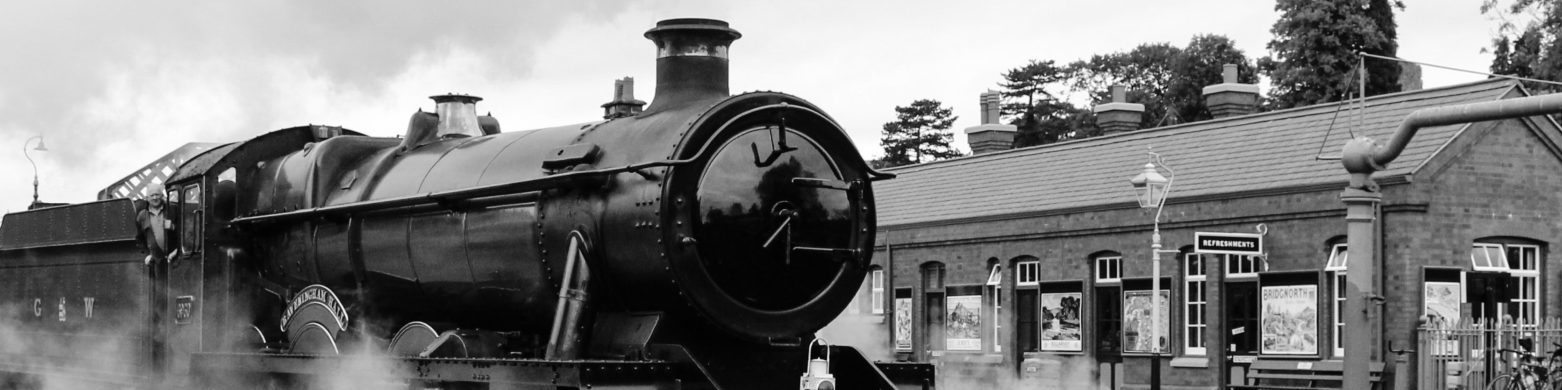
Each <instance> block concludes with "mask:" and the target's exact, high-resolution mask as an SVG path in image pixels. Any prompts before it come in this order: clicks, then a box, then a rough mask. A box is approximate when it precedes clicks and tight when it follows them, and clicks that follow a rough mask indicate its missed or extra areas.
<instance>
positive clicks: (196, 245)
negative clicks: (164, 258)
mask: <svg viewBox="0 0 1562 390" xmlns="http://www.w3.org/2000/svg"><path fill="white" fill-rule="evenodd" d="M182 195H183V196H180V200H182V201H183V203H181V204H180V205H179V211H180V217H179V228H180V236H179V237H180V240H179V242H180V244H181V245H182V246H181V247H180V248H181V249H182V251H183V252H184V253H194V252H199V251H200V250H201V228H202V227H203V226H204V224H203V223H202V221H201V217H202V212H201V185H200V184H191V185H188V186H185V187H184V193H183V194H182Z"/></svg>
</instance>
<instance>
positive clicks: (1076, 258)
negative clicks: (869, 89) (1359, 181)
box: [874, 121, 1562, 387]
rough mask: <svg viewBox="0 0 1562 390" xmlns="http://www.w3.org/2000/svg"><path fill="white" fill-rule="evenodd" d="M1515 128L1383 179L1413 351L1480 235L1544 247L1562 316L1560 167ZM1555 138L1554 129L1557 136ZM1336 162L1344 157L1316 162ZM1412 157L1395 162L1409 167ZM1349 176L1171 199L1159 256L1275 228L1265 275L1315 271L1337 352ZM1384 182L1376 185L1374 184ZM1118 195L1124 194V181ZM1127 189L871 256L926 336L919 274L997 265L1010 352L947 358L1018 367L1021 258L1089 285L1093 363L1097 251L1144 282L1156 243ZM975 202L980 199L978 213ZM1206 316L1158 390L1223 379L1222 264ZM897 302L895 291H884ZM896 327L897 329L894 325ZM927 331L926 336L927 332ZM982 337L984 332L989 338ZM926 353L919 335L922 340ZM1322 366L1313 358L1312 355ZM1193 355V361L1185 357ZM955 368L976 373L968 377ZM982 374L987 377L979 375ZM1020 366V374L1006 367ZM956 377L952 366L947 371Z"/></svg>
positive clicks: (1123, 377) (1391, 302)
mask: <svg viewBox="0 0 1562 390" xmlns="http://www.w3.org/2000/svg"><path fill="white" fill-rule="evenodd" d="M1531 131H1532V130H1531V129H1530V128H1529V127H1527V126H1526V125H1524V124H1522V123H1521V122H1520V121H1503V122H1496V123H1487V124H1477V125H1473V126H1471V127H1470V128H1469V129H1468V130H1466V132H1465V134H1464V135H1463V136H1461V137H1459V138H1457V139H1456V140H1455V141H1454V142H1452V143H1450V144H1448V145H1446V146H1444V148H1445V150H1444V152H1443V153H1442V154H1440V155H1439V156H1438V157H1436V158H1434V159H1433V160H1432V161H1431V162H1430V163H1428V164H1426V166H1425V167H1424V168H1422V170H1420V171H1418V172H1417V174H1416V176H1415V177H1412V178H1411V181H1410V182H1409V183H1408V184H1405V183H1402V181H1401V184H1394V182H1395V181H1394V180H1383V181H1382V182H1384V183H1388V184H1386V185H1385V187H1384V189H1383V192H1384V203H1383V210H1384V211H1383V213H1382V217H1381V221H1382V223H1383V230H1384V236H1383V239H1382V240H1381V241H1382V245H1383V252H1382V257H1383V259H1384V273H1383V274H1384V279H1383V281H1382V288H1383V293H1384V296H1385V297H1386V299H1387V302H1386V303H1387V304H1386V305H1385V306H1384V308H1385V309H1384V313H1383V314H1384V319H1385V323H1384V326H1385V336H1386V339H1387V340H1390V341H1393V342H1394V344H1395V346H1396V347H1397V348H1405V347H1406V346H1407V345H1408V344H1406V343H1407V342H1408V338H1409V336H1410V334H1411V331H1410V330H1411V329H1413V327H1414V325H1415V323H1416V320H1417V319H1418V318H1419V316H1420V315H1421V288H1420V283H1421V282H1422V276H1421V275H1422V270H1423V269H1424V268H1425V267H1427V266H1447V267H1462V268H1466V269H1468V268H1469V260H1468V250H1469V245H1470V243H1471V242H1472V241H1473V240H1475V239H1478V238H1483V237H1499V236H1501V237H1522V238H1527V239H1533V240H1537V241H1538V242H1539V243H1542V244H1543V245H1544V246H1545V248H1546V249H1543V255H1545V257H1546V260H1545V264H1543V265H1542V270H1541V271H1542V275H1543V276H1542V283H1543V287H1542V289H1543V290H1542V291H1543V292H1544V294H1545V295H1544V296H1543V297H1542V303H1541V305H1542V307H1543V309H1542V310H1543V313H1542V314H1543V315H1546V316H1557V315H1562V302H1559V301H1562V300H1559V299H1556V297H1557V296H1559V294H1558V293H1557V292H1558V291H1559V290H1557V286H1558V282H1562V280H1559V279H1558V278H1559V277H1562V273H1558V272H1556V271H1553V270H1555V269H1558V268H1555V267H1557V266H1558V265H1562V256H1550V255H1549V253H1547V252H1549V249H1550V248H1555V247H1556V245H1557V244H1558V243H1559V239H1562V228H1559V227H1558V222H1557V221H1562V215H1559V214H1562V162H1559V159H1558V157H1557V156H1556V155H1555V154H1553V152H1552V150H1551V149H1548V148H1546V147H1545V146H1543V145H1542V144H1541V142H1540V138H1538V137H1537V136H1536V135H1534V134H1532V133H1531ZM1548 131H1553V132H1554V131H1555V129H1551V130H1548ZM1318 163H1319V164H1337V162H1327V161H1324V162H1318ZM1406 163H1413V162H1398V164H1406ZM1344 180H1345V173H1344V171H1343V169H1341V173H1340V183H1339V186H1326V188H1325V187H1315V188H1311V189H1300V190H1296V191H1289V192H1287V191H1272V192H1268V193H1255V194H1231V195H1229V196H1223V197H1216V196H1202V197H1199V198H1191V199H1190V198H1186V197H1183V198H1179V197H1178V196H1177V194H1176V193H1175V192H1174V193H1173V195H1172V196H1173V197H1172V200H1171V202H1170V204H1168V205H1167V206H1166V209H1165V213H1164V214H1163V216H1162V224H1161V231H1162V237H1163V248H1166V249H1178V248H1182V247H1184V246H1189V245H1191V244H1192V243H1193V234H1194V232H1196V231H1209V232H1236V233H1253V232H1255V226H1257V225H1258V224H1263V225H1264V226H1265V227H1266V228H1267V229H1268V235H1267V236H1266V237H1265V249H1266V250H1267V252H1268V254H1269V257H1268V266H1269V271H1312V272H1318V278H1319V286H1318V293H1319V302H1318V304H1319V306H1318V311H1319V313H1320V323H1319V330H1320V331H1319V334H1318V343H1319V350H1320V353H1321V354H1322V356H1323V357H1324V358H1329V352H1330V351H1329V349H1330V345H1331V342H1332V337H1333V334H1332V332H1333V327H1332V322H1331V321H1332V320H1333V319H1332V313H1331V312H1330V311H1329V301H1328V297H1329V284H1328V283H1329V281H1328V280H1327V279H1326V278H1325V275H1324V274H1323V273H1322V272H1321V270H1322V268H1323V265H1324V263H1325V261H1326V260H1327V256H1328V254H1329V249H1330V246H1329V243H1330V242H1331V240H1339V239H1342V238H1343V236H1344V235H1345V232H1346V226H1345V221H1344V205H1343V204H1342V203H1341V202H1340V200H1339V190H1340V189H1341V188H1343V186H1344ZM1380 180H1381V179H1380ZM1124 187H1127V185H1126V184H1125V185H1124ZM1130 202H1131V199H1130V198H1129V195H1128V191H1127V190H1126V188H1125V191H1124V203H1122V204H1121V205H1119V206H1116V207H1103V208H1098V209H1091V210H1078V211H1074V212H1066V213H1056V214H1052V215H1034V216H1025V217H1019V218H1007V219H997V220H987V221H979V222H966V223H947V224H929V225H922V226H902V227H887V228H881V230H880V233H879V244H880V245H879V251H878V253H876V256H875V258H874V262H875V263H876V264H880V265H884V266H888V267H890V268H891V269H892V271H891V272H892V275H893V280H892V281H891V282H890V283H889V284H890V285H891V286H892V288H895V289H898V288H913V289H914V290H915V292H914V294H913V297H914V298H913V299H914V302H913V307H914V308H915V310H916V313H915V315H914V316H913V323H914V324H915V325H916V326H917V327H918V328H920V327H921V320H922V318H924V315H925V314H924V313H921V310H922V309H923V308H924V306H925V304H924V302H922V300H923V297H924V294H923V291H922V290H921V279H920V278H921V273H920V267H921V266H922V265H923V264H926V263H929V262H939V263H942V264H944V266H945V279H944V281H945V285H946V286H960V285H980V284H983V283H985V282H986V279H987V276H988V269H987V264H988V260H989V259H997V260H999V261H1000V262H1001V264H1004V266H1005V267H1006V270H1005V271H1006V272H1005V277H1004V279H1005V280H1004V291H1005V294H1004V302H1003V306H1004V308H1005V313H1004V318H1003V319H1002V321H1003V324H1005V329H1006V331H1005V332H1004V334H1003V336H1002V337H1003V338H1005V339H1006V340H1005V341H1004V344H1005V345H1006V346H1008V349H1006V350H1005V351H1004V353H1002V354H992V353H974V354H959V353H954V352H951V353H948V354H946V356H945V357H943V358H940V359H939V360H942V361H967V360H974V361H981V362H988V363H987V364H990V365H997V366H1001V367H1004V369H1006V370H1017V368H1018V364H1019V361H1020V359H1021V358H1022V356H1021V355H1020V354H1019V353H1017V352H1015V351H1014V347H1013V346H1014V343H1013V341H1012V339H1013V324H1014V322H1015V318H1014V312H1013V310H1012V309H1013V308H1014V307H1015V305H1014V301H1013V298H1014V294H1012V292H1013V291H1014V287H1015V281H1014V276H1013V275H1014V274H1013V272H1012V270H1013V268H1012V264H1013V262H1014V261H1015V260H1016V259H1021V258H1025V259H1029V258H1035V259H1037V260H1039V261H1040V262H1041V270H1042V274H1041V280H1042V281H1043V282H1045V281H1064V280H1077V281H1082V282H1083V284H1084V290H1085V300H1084V301H1085V308H1084V309H1083V313H1082V315H1081V317H1082V318H1084V319H1085V320H1084V340H1083V343H1082V344H1083V345H1084V347H1085V348H1084V349H1085V350H1086V352H1085V353H1084V355H1086V356H1089V355H1090V354H1091V353H1090V351H1091V350H1092V349H1093V347H1094V345H1095V337H1096V335H1094V333H1095V332H1094V323H1093V321H1091V319H1092V318H1095V317H1097V315H1098V314H1099V313H1095V312H1093V307H1092V305H1090V302H1091V299H1090V295H1091V292H1090V290H1091V289H1092V287H1093V272H1094V263H1093V262H1092V259H1091V257H1090V256H1091V255H1092V254H1094V253H1098V252H1101V251H1113V252H1117V253H1120V254H1122V256H1123V262H1122V267H1123V268H1122V275H1123V277H1124V278H1136V277H1148V276H1149V274H1150V261H1149V241H1150V232H1151V229H1152V226H1151V224H1150V221H1151V218H1152V216H1153V214H1152V212H1153V211H1147V210H1142V209H1138V208H1137V207H1134V206H1133V205H1132V204H1131V203H1130ZM973 207H980V205H973ZM886 243H887V244H889V245H893V246H894V250H893V252H894V256H893V259H892V260H893V264H890V262H891V259H890V258H889V257H888V256H886V255H885V252H884V250H883V246H884V245H885V244H886ZM1180 262H1181V259H1180V258H1179V257H1178V256H1175V255H1164V256H1163V258H1162V264H1161V273H1162V276H1163V277H1168V278H1171V279H1172V283H1171V285H1170V286H1165V287H1163V288H1169V289H1172V291H1173V295H1172V301H1171V302H1170V303H1169V305H1168V307H1169V308H1170V309H1171V313H1170V316H1169V321H1170V324H1171V325H1172V326H1170V327H1169V330H1170V332H1169V333H1170V335H1171V336H1172V339H1171V345H1172V346H1173V347H1172V349H1171V352H1172V353H1173V355H1174V356H1180V355H1179V354H1180V353H1181V350H1182V348H1181V345H1182V343H1183V340H1182V336H1181V335H1180V333H1181V332H1180V329H1181V324H1182V323H1183V318H1182V309H1181V303H1182V293H1183V292H1182V291H1181V290H1182V288H1181V283H1182V278H1181V274H1182V268H1181V266H1180V265H1179V264H1180ZM1208 267H1210V269H1209V270H1208V272H1207V274H1208V275H1209V277H1208V283H1206V288H1207V294H1206V295H1207V302H1208V303H1207V306H1206V307H1207V308H1208V312H1207V322H1208V324H1209V326H1208V327H1207V328H1206V332H1205V336H1206V338H1207V339H1208V340H1209V342H1208V355H1207V359H1206V360H1205V361H1206V362H1207V365H1208V368H1197V367H1193V368H1189V367H1170V365H1169V361H1170V360H1171V359H1170V358H1168V359H1167V360H1166V361H1165V362H1163V365H1164V366H1163V369H1162V376H1163V383H1164V384H1166V385H1176V386H1193V387H1199V386H1212V385H1215V384H1217V383H1218V382H1219V381H1222V380H1224V373H1223V372H1222V371H1221V370H1220V366H1221V363H1222V362H1223V359H1224V353H1223V350H1224V348H1223V346H1222V344H1221V343H1222V340H1224V337H1225V335H1226V334H1227V330H1226V329H1224V326H1223V324H1222V321H1223V318H1224V317H1223V316H1222V315H1221V313H1220V311H1221V308H1222V305H1223V301H1222V295H1221V291H1222V284H1223V283H1222V278H1221V277H1220V274H1221V272H1220V270H1221V268H1219V265H1218V264H1214V263H1213V262H1211V264H1208ZM887 294H890V295H893V290H890V292H887ZM886 323H887V324H886V326H892V321H886ZM919 332H920V330H919ZM984 337H986V336H985V335H984ZM915 340H916V342H917V343H918V344H917V346H916V348H918V349H921V348H923V346H922V345H920V343H921V341H922V340H923V337H922V335H920V334H919V335H918V337H917V338H915ZM1029 356H1033V357H1035V356H1039V357H1041V358H1043V359H1052V360H1059V361H1061V360H1063V359H1066V358H1068V357H1070V356H1076V355H1070V354H1047V353H1043V354H1032V355H1029ZM1314 358H1315V359H1316V358H1318V357H1314ZM1185 360H1186V359H1185ZM1124 361H1125V363H1124V364H1123V365H1122V366H1121V367H1120V372H1119V373H1118V375H1119V377H1120V378H1119V379H1120V381H1121V382H1122V383H1124V384H1127V385H1132V384H1143V383H1147V382H1148V373H1149V369H1148V363H1147V362H1146V359H1144V358H1140V357H1127V358H1125V359H1124ZM959 371H971V370H970V369H968V368H967V369H962V370H959ZM977 371H980V372H984V375H986V373H987V372H986V371H982V370H977ZM1008 372H1014V371H1008ZM949 374H956V375H958V373H957V372H955V371H953V370H951V372H950V373H949Z"/></svg>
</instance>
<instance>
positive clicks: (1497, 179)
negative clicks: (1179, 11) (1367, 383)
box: [843, 78, 1562, 389]
mask: <svg viewBox="0 0 1562 390" xmlns="http://www.w3.org/2000/svg"><path fill="white" fill-rule="evenodd" d="M1228 80H1229V78H1228ZM1206 94H1207V95H1206V97H1207V98H1208V104H1209V105H1210V106H1209V108H1210V109H1211V111H1212V113H1214V114H1215V116H1216V118H1215V119H1212V120H1207V121H1201V122H1194V123H1187V124H1180V125H1174V126H1165V127H1157V128H1150V129H1137V124H1138V123H1139V118H1138V116H1137V115H1138V112H1137V111H1136V110H1140V111H1142V108H1141V107H1139V106H1138V105H1136V104H1132V103H1126V102H1122V101H1120V100H1119V101H1118V102H1114V103H1110V104H1104V105H1102V106H1099V107H1097V108H1096V111H1097V112H1098V114H1099V115H1098V117H1099V118H1101V121H1103V122H1102V123H1099V124H1100V127H1101V128H1102V129H1104V130H1108V131H1111V133H1109V134H1106V135H1102V136H1098V137H1094V138H1087V139H1082V140H1074V141H1068V142H1061V143H1055V144H1049V145H1043V146H1037V147H1029V148H1022V149H1009V148H1008V145H1009V144H1010V143H1011V142H1012V139H1013V134H1014V132H1013V130H1012V127H1011V126H1004V125H998V124H996V113H995V112H991V114H992V115H990V118H987V119H985V120H984V122H986V123H988V124H984V125H981V126H976V127H973V128H971V129H969V130H967V132H968V134H969V135H970V139H971V143H972V148H973V151H974V152H975V153H974V155H972V156H967V157H962V158H956V159H951V160H945V161H938V162H932V163H925V164H918V165H911V166H905V167H898V168H895V169H892V170H890V172H893V173H895V174H896V175H898V176H899V177H898V178H896V179H893V180H888V181H882V182H878V183H876V188H875V189H874V190H875V193H876V194H875V195H876V200H877V205H878V210H879V214H878V226H879V230H878V237H877V247H876V253H875V254H874V257H873V271H872V272H870V274H869V275H870V276H869V280H868V281H866V282H865V283H864V284H863V289H862V291H861V294H860V295H859V301H858V302H856V303H855V304H854V306H853V307H852V308H850V309H849V310H848V316H847V317H851V318H854V319H855V321H858V322H861V323H865V324H869V326H871V327H873V328H875V329H877V330H880V331H882V332H880V333H876V336H875V338H876V339H877V340H878V341H879V343H878V344H879V345H878V346H879V347H882V348H883V350H884V356H882V358H885V359H896V360H903V361H918V362H931V363H934V364H935V365H936V366H937V367H938V375H939V376H940V377H941V380H944V381H954V382H959V381H970V382H974V383H981V384H995V385H1001V386H1004V387H1003V388H1029V387H1022V386H1012V387H1011V385H1013V384H1011V383H1006V382H1005V381H1008V380H1011V379H1006V378H1020V379H1024V380H1031V381H1035V382H1025V383H1042V384H1047V385H1054V386H1055V385H1056V384H1064V385H1071V387H1068V388H1079V387H1077V386H1072V385H1081V384H1088V385H1092V386H1100V387H1101V388H1129V389H1132V388H1148V384H1149V383H1150V381H1151V378H1150V377H1151V371H1152V370H1151V367H1150V365H1151V362H1152V359H1151V355H1150V354H1149V352H1150V351H1151V346H1152V345H1153V344H1152V343H1154V341H1153V340H1152V339H1151V337H1150V335H1151V334H1153V332H1151V331H1150V329H1151V325H1152V324H1153V323H1154V321H1152V320H1150V319H1149V317H1150V313H1151V312H1153V311H1152V310H1149V305H1150V302H1152V300H1150V299H1149V297H1150V290H1151V285H1152V283H1151V282H1152V280H1151V275H1152V269H1151V252H1150V244H1151V234H1152V231H1153V229H1154V228H1155V226H1154V224H1153V218H1155V210H1154V209H1143V208H1141V207H1140V206H1139V205H1138V203H1137V202H1136V201H1135V197H1134V194H1133V188H1132V187H1131V186H1130V184H1129V179H1130V178H1131V177H1133V176H1135V175H1136V174H1138V173H1140V172H1142V171H1143V170H1144V166H1145V164H1146V162H1147V161H1148V159H1149V158H1148V153H1147V152H1152V151H1153V152H1154V153H1157V154H1159V155H1160V156H1162V157H1163V158H1164V162H1165V164H1166V166H1168V167H1170V168H1172V169H1174V171H1172V172H1163V173H1165V174H1166V175H1167V176H1171V177H1172V179H1173V182H1172V186H1171V189H1170V194H1169V195H1168V198H1167V199H1168V200H1167V201H1166V202H1165V206H1164V209H1163V214H1162V215H1161V217H1160V218H1161V219H1160V223H1159V230H1160V234H1161V236H1162V248H1163V249H1166V250H1172V251H1176V252H1175V253H1165V254H1163V255H1162V256H1161V263H1160V270H1159V271H1160V275H1161V280H1160V286H1161V288H1162V292H1161V294H1163V295H1162V296H1163V297H1164V299H1163V304H1162V310H1160V313H1162V315H1163V316H1164V320H1162V321H1160V323H1161V324H1164V326H1163V330H1162V331H1161V332H1160V334H1161V335H1164V336H1165V340H1164V341H1163V342H1164V345H1165V348H1164V349H1163V350H1164V351H1165V352H1164V354H1163V355H1162V356H1163V357H1162V358H1161V359H1160V360H1159V361H1160V363H1159V364H1160V369H1159V374H1160V377H1161V382H1162V386H1163V388H1167V389H1214V388H1222V387H1223V386H1224V384H1227V383H1236V382H1237V381H1241V380H1243V378H1242V375H1245V373H1246V371H1245V369H1244V367H1245V366H1246V365H1249V364H1252V363H1254V362H1259V361H1286V362H1296V363H1298V364H1299V365H1302V364H1305V365H1309V366H1310V365H1314V364H1316V365H1319V366H1328V365H1331V364H1332V365H1334V366H1336V367H1338V365H1339V364H1340V361H1341V359H1342V357H1343V356H1344V353H1345V351H1346V350H1348V349H1352V348H1368V347H1370V346H1356V345H1343V343H1342V342H1341V334H1342V331H1343V321H1344V320H1343V319H1342V317H1341V315H1340V314H1341V310H1342V305H1343V302H1344V300H1343V299H1344V296H1343V291H1344V290H1343V287H1344V281H1345V280H1347V279H1346V278H1347V277H1348V275H1347V274H1346V271H1345V269H1346V265H1347V264H1348V263H1349V262H1350V261H1351V259H1350V258H1349V256H1347V252H1346V250H1345V249H1346V248H1347V246H1346V239H1345V238H1346V221H1345V204H1344V203H1342V202H1341V197H1340V195H1341V191H1342V190H1343V189H1344V188H1345V187H1346V184H1347V179H1348V175H1347V173H1346V171H1345V170H1344V169H1343V168H1342V167H1341V164H1340V162H1339V161H1337V160H1336V159H1331V157H1337V156H1338V155H1339V154H1340V150H1341V146H1342V145H1343V144H1344V143H1345V141H1347V140H1348V139H1350V138H1352V137H1363V136H1364V137H1372V138H1374V139H1377V140H1386V139H1389V138H1390V137H1391V136H1392V134H1393V133H1394V132H1395V131H1396V129H1397V128H1398V127H1399V125H1400V123H1401V120H1402V119H1403V118H1404V117H1405V116H1406V115H1407V114H1409V113H1411V112H1413V111H1416V110H1418V109H1424V108H1432V107H1443V106H1450V105H1458V104H1464V103H1474V102H1488V101H1496V100H1500V99H1510V98H1516V97H1523V96H1527V95H1528V92H1526V91H1525V90H1524V89H1523V88H1522V87H1521V86H1520V85H1518V84H1517V83H1514V82H1511V81H1500V80H1488V81H1480V82H1473V83H1467V84H1461V85H1453V86H1448V87H1441V88H1434V89H1424V90H1416V91H1409V92H1401V93H1395V94H1388V95H1381V96H1375V97H1371V98H1368V99H1366V100H1365V102H1342V103H1334V104H1323V105H1315V106H1308V107H1300V108H1294V109H1288V110H1280V111H1271V112H1262V113H1259V112H1255V110H1254V105H1253V104H1252V103H1251V102H1254V101H1256V98H1257V88H1256V86H1252V85H1240V84H1232V83H1229V82H1228V83H1227V84H1219V85H1215V86H1211V87H1210V88H1206ZM983 99H984V105H985V104H988V103H991V104H994V105H995V104H996V98H995V97H987V96H984V98H983ZM989 101H990V102H989ZM984 116H989V115H984ZM1375 178H1376V180H1377V183H1378V185H1379V186H1381V193H1382V196H1383V197H1382V203H1381V205H1380V207H1378V209H1377V210H1376V212H1375V214H1376V221H1377V222H1376V225H1375V229H1374V230H1375V235H1376V236H1377V238H1378V240H1377V242H1378V243H1379V248H1378V250H1377V251H1376V253H1377V254H1378V256H1380V257H1381V258H1380V262H1379V264H1382V269H1380V270H1378V271H1379V276H1380V277H1379V278H1378V279H1379V280H1376V281H1374V282H1375V283H1377V286H1379V288H1378V290H1379V291H1381V294H1382V296H1381V298H1382V299H1381V300H1380V301H1378V302H1377V304H1375V305H1369V306H1370V307H1371V308H1372V309H1371V310H1372V312H1373V313H1374V314H1373V315H1376V316H1378V318H1380V321H1379V322H1380V323H1381V329H1374V330H1372V331H1373V332H1377V334H1378V335H1379V336H1380V337H1381V340H1383V345H1380V346H1379V348H1381V349H1382V350H1388V349H1411V348H1414V346H1413V344H1412V343H1413V342H1414V338H1415V337H1416V332H1415V329H1416V327H1417V326H1419V325H1420V324H1423V323H1426V322H1429V321H1431V322H1439V321H1455V320H1457V319H1458V318H1460V317H1463V318H1494V317H1503V316H1506V317H1509V318H1512V319H1513V320H1514V321H1519V322H1525V321H1528V322H1531V323H1533V322H1535V321H1538V320H1540V319H1541V318H1546V317H1555V316H1559V315H1562V306H1559V303H1562V300H1559V299H1558V297H1559V294H1558V293H1559V292H1562V290H1559V288H1558V287H1554V286H1558V285H1559V282H1562V280H1559V271H1558V270H1562V268H1559V267H1558V265H1562V261H1559V260H1562V259H1558V256H1556V255H1551V254H1550V250H1551V249H1555V248H1558V246H1559V245H1562V130H1559V128H1558V126H1557V123H1555V122H1553V121H1552V120H1550V119H1548V118H1545V117H1527V118H1519V119H1508V120H1498V121H1488V122H1476V123H1469V124H1458V125H1447V126H1435V127H1427V128H1422V129H1421V130H1420V131H1419V133H1418V134H1416V136H1415V137H1414V138H1412V139H1411V140H1410V143H1409V145H1408V146H1407V147H1406V148H1405V150H1404V152H1403V154H1402V155H1400V157H1399V158H1398V159H1397V160H1395V161H1394V162H1393V163H1391V164H1389V165H1388V166H1387V167H1385V168H1384V169H1383V170H1381V171H1380V172H1378V173H1377V175H1376V176H1375ZM1198 233H1226V234H1232V233H1235V234H1237V235H1248V236H1261V238H1262V244H1261V249H1260V251H1261V253H1262V254H1261V255H1256V256H1255V255H1232V254H1212V253H1204V252H1199V251H1196V250H1195V236H1196V234H1198ZM1554 264H1555V265H1554ZM1494 286H1500V287H1501V288H1494ZM843 318H846V317H843ZM869 349H870V350H872V348H869ZM1380 353H1382V355H1386V356H1388V357H1386V358H1384V357H1376V358H1375V359H1376V360H1377V361H1382V362H1386V367H1388V368H1386V369H1387V370H1393V365H1394V361H1393V360H1394V357H1393V354H1392V353H1389V352H1381V351H1380ZM945 383H952V382H945ZM1043 388H1046V387H1043ZM1381 388H1389V386H1387V385H1384V386H1381Z"/></svg>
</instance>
